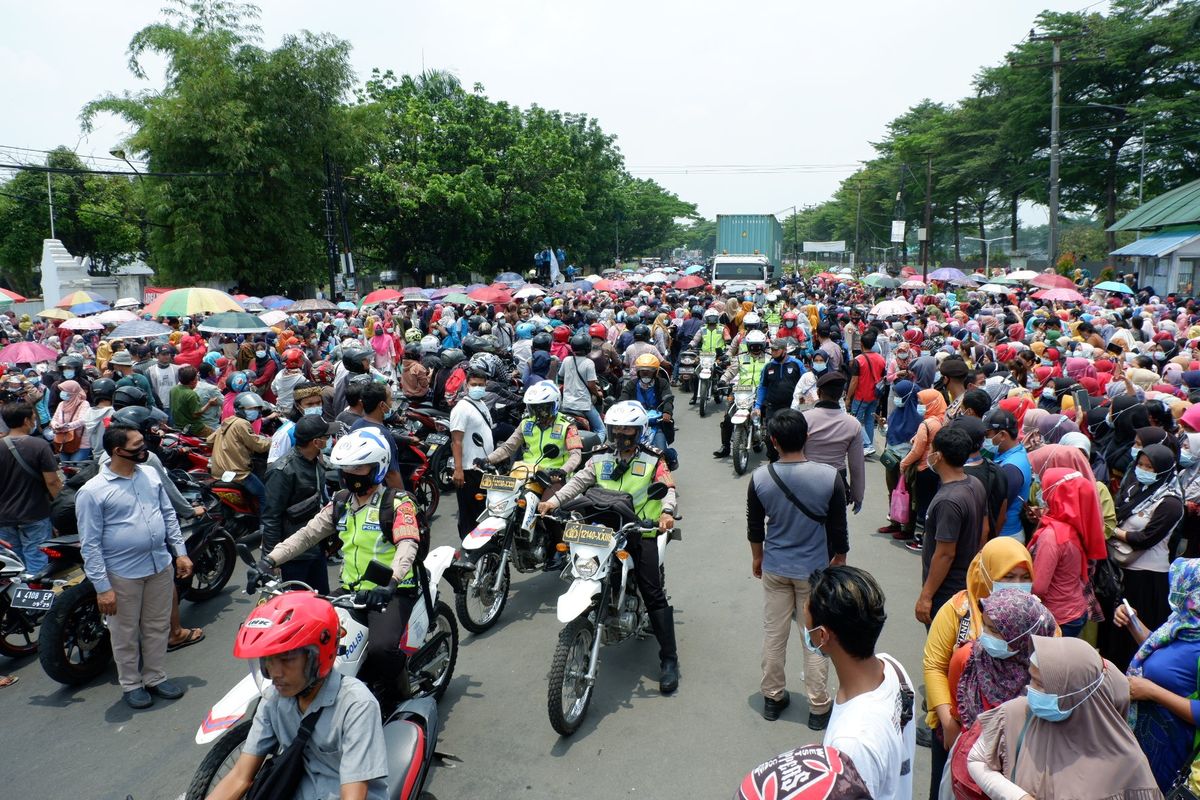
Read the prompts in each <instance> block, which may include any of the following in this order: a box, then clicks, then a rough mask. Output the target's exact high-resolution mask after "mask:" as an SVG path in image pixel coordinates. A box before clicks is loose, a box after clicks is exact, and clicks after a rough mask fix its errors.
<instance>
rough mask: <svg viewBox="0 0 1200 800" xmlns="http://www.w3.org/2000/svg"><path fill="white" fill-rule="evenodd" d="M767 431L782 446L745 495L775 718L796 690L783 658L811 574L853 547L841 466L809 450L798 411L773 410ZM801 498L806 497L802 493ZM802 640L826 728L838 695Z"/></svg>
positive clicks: (766, 695)
mask: <svg viewBox="0 0 1200 800" xmlns="http://www.w3.org/2000/svg"><path fill="white" fill-rule="evenodd" d="M767 435H768V436H770V437H771V439H772V440H773V442H774V446H775V449H776V450H778V451H779V460H778V461H776V462H775V463H774V464H768V465H765V466H762V467H759V468H758V469H756V470H755V471H754V475H753V476H752V477H751V479H750V487H749V490H748V493H747V497H746V529H747V530H746V536H747V538H748V539H749V540H750V553H751V571H752V572H753V574H754V577H756V578H760V579H761V580H762V583H763V595H764V600H763V629H764V638H763V655H762V669H763V678H762V687H761V688H762V693H763V717H764V718H765V719H767V720H776V719H778V718H779V714H780V712H781V711H783V709H785V708H787V706H788V704H789V703H790V702H791V698H790V697H789V696H788V692H787V679H786V676H785V674H784V663H785V661H786V657H787V641H788V633H789V630H790V628H791V624H792V620H795V619H803V618H804V617H803V611H804V605H805V603H806V602H807V601H808V592H809V585H808V576H809V575H811V574H812V572H813V571H814V570H816V569H819V568H823V567H826V566H829V565H831V564H844V563H845V562H846V553H847V552H848V551H849V549H850V539H849V533H848V531H847V527H846V494H845V488H844V486H843V483H842V481H841V479H840V478H839V477H838V474H837V471H836V470H835V469H833V467H830V466H828V465H826V464H818V463H815V462H813V461H810V460H808V459H806V458H805V455H804V449H805V440H806V439H807V438H808V423H807V422H806V421H805V419H804V415H803V414H801V413H800V412H799V411H793V410H792V409H785V410H783V411H778V412H776V413H775V414H773V415H772V416H771V419H770V421H769V422H768V423H767ZM801 498H803V499H801ZM803 633H805V648H804V686H805V690H806V691H807V694H808V707H809V715H808V727H809V728H811V729H812V730H823V729H824V728H825V726H826V724H828V722H829V715H830V712H831V711H832V708H833V698H831V697H830V696H829V690H828V687H827V683H828V677H829V662H828V661H826V660H825V657H824V656H822V655H821V654H820V652H818V651H816V650H815V649H813V648H812V647H810V646H809V642H808V640H807V639H808V637H807V632H806V631H805V632H803Z"/></svg>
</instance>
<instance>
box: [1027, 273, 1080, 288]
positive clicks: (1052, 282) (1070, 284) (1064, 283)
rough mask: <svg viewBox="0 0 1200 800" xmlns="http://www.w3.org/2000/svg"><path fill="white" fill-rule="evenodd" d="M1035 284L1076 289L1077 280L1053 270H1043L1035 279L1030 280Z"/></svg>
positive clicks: (1043, 286)
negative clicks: (1057, 273)
mask: <svg viewBox="0 0 1200 800" xmlns="http://www.w3.org/2000/svg"><path fill="white" fill-rule="evenodd" d="M1029 282H1030V283H1032V284H1033V285H1034V286H1040V287H1042V288H1043V289H1076V288H1077V287H1076V286H1075V281H1073V280H1071V279H1070V278H1068V277H1066V276H1065V275H1056V274H1055V273H1053V272H1043V273H1042V274H1041V275H1038V276H1037V277H1036V278H1034V279H1033V280H1031V281H1029Z"/></svg>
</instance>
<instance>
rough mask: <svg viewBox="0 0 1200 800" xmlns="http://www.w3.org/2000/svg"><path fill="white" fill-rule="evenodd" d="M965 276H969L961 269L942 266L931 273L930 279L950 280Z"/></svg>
mask: <svg viewBox="0 0 1200 800" xmlns="http://www.w3.org/2000/svg"><path fill="white" fill-rule="evenodd" d="M965 277H967V276H966V275H965V274H964V273H963V271H962V270H961V269H955V268H954V267H942V268H941V269H935V270H934V271H933V272H931V273H929V280H931V281H950V280H956V279H962V278H965Z"/></svg>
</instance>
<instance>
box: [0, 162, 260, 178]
mask: <svg viewBox="0 0 1200 800" xmlns="http://www.w3.org/2000/svg"><path fill="white" fill-rule="evenodd" d="M0 169H15V170H23V171H25V172H51V173H56V174H62V175H118V176H121V177H126V178H137V177H139V176H140V177H143V178H229V177H254V176H258V175H260V174H261V173H258V172H130V171H129V170H112V169H78V168H74V167H44V166H40V165H37V164H0Z"/></svg>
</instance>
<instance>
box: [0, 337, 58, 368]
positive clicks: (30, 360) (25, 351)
mask: <svg viewBox="0 0 1200 800" xmlns="http://www.w3.org/2000/svg"><path fill="white" fill-rule="evenodd" d="M56 358H58V353H57V352H55V351H53V350H51V349H50V348H49V347H46V345H44V344H38V343H37V342H13V343H12V344H10V345H8V346H6V347H5V348H4V349H3V350H0V363H4V364H36V363H38V362H39V361H53V360H54V359H56Z"/></svg>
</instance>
